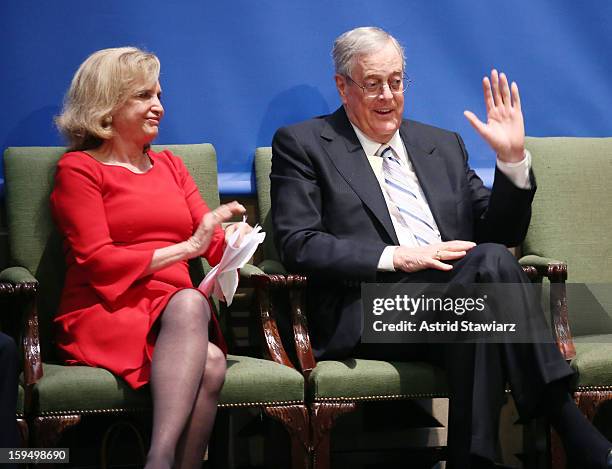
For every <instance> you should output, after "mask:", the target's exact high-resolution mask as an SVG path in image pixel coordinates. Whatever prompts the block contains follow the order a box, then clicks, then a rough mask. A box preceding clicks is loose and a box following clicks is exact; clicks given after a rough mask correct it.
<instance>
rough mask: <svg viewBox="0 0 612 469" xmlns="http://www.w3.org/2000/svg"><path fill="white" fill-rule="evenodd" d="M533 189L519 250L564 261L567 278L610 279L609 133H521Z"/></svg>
mask: <svg viewBox="0 0 612 469" xmlns="http://www.w3.org/2000/svg"><path fill="white" fill-rule="evenodd" d="M526 146H527V148H528V149H529V151H530V152H531V155H532V158H533V170H534V173H535V176H536V180H537V183H538V190H537V192H536V195H535V198H534V201H533V208H532V210H533V214H532V219H531V225H530V226H529V232H528V234H527V238H526V239H525V242H524V244H523V254H524V255H528V254H535V255H539V256H542V257H551V258H555V259H558V260H562V261H565V262H567V264H568V281H569V282H597V283H602V282H608V283H609V282H612V237H610V233H612V182H611V181H612V138H568V137H549V138H534V137H529V138H527V142H526Z"/></svg>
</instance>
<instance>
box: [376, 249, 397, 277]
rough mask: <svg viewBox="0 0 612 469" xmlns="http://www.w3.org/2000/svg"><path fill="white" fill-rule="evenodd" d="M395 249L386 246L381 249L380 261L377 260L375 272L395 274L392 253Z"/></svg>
mask: <svg viewBox="0 0 612 469" xmlns="http://www.w3.org/2000/svg"><path fill="white" fill-rule="evenodd" d="M396 249H397V246H387V247H386V248H385V249H383V252H382V254H381V255H380V259H379V260H378V267H377V270H378V271H379V272H395V267H393V253H394V252H395V250H396Z"/></svg>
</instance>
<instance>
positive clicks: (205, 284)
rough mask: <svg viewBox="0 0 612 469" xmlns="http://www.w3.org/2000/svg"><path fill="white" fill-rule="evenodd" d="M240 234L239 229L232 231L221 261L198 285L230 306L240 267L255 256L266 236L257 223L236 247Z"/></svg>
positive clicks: (205, 292) (207, 294) (203, 291)
mask: <svg viewBox="0 0 612 469" xmlns="http://www.w3.org/2000/svg"><path fill="white" fill-rule="evenodd" d="M239 234H240V233H239V232H238V230H236V231H235V232H234V233H232V235H231V236H230V239H229V240H228V243H227V245H226V246H225V251H223V257H222V258H221V261H220V262H219V264H217V265H216V266H214V267H213V268H212V270H211V271H210V272H208V274H207V275H206V277H204V280H202V283H200V286H199V287H198V288H199V289H200V291H201V292H202V293H204V294H205V295H206V296H210V294H211V293H212V294H213V295H214V296H215V297H216V298H218V299H220V300H222V301H225V302H226V303H227V305H228V306H229V305H231V304H232V300H233V299H234V294H235V293H236V289H237V288H238V269H240V268H241V267H243V266H244V265H245V264H246V263H247V261H248V260H249V259H250V258H251V257H253V254H254V253H255V250H256V249H257V246H258V245H260V244H261V243H263V240H264V239H265V237H266V234H265V233H264V232H263V231H261V226H259V225H255V227H254V228H253V230H252V231H251V232H250V233H248V234H246V235H244V237H243V238H242V243H241V244H240V247H235V244H236V241H237V240H238V236H239Z"/></svg>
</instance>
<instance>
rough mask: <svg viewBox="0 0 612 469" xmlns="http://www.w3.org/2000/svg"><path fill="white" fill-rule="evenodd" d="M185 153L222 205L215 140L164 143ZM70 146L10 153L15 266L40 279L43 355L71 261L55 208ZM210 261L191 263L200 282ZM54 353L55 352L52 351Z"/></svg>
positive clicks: (212, 202) (204, 189)
mask: <svg viewBox="0 0 612 469" xmlns="http://www.w3.org/2000/svg"><path fill="white" fill-rule="evenodd" d="M164 148H167V149H169V150H170V151H172V152H173V153H175V154H176V155H178V156H180V157H181V158H182V159H183V161H184V163H185V166H186V167H187V168H188V169H189V172H190V173H191V175H192V176H193V178H194V180H195V182H196V184H197V185H198V188H199V190H200V194H201V195H202V197H203V198H204V200H205V201H206V203H207V204H208V205H209V207H211V208H214V207H217V206H218V205H219V192H218V183H217V157H216V153H215V149H214V147H213V146H212V145H211V144H208V143H204V144H193V145H159V146H157V145H156V146H154V147H153V150H154V151H159V150H161V149H164ZM64 152H65V148H64V147H10V148H8V149H7V150H6V151H5V153H4V169H5V188H6V211H7V224H8V237H9V257H10V261H9V262H10V265H12V266H15V265H18V266H22V267H25V268H27V269H28V270H29V271H30V272H31V273H32V274H33V275H34V276H35V277H36V278H37V280H38V281H39V303H38V313H39V327H40V336H41V337H40V338H41V346H42V348H43V357H44V359H45V361H48V357H50V356H52V353H51V350H52V348H51V347H50V342H51V333H50V323H51V318H52V317H53V316H54V314H55V312H56V310H57V307H58V304H59V299H60V294H61V290H62V287H63V281H64V275H65V264H64V254H63V249H62V238H61V235H60V234H59V233H58V231H57V230H56V229H55V226H54V224H53V221H52V218H51V211H50V207H49V196H50V195H51V191H52V189H53V181H54V177H55V169H56V165H57V162H58V160H59V159H60V157H61V156H62V154H63V153H64ZM206 268H207V265H206V264H205V263H202V262H200V261H199V260H197V261H195V262H192V263H190V269H191V274H192V278H193V279H194V281H199V280H200V279H201V278H202V275H203V273H204V271H205V270H206ZM50 354H51V355H50Z"/></svg>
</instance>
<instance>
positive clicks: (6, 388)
mask: <svg viewBox="0 0 612 469" xmlns="http://www.w3.org/2000/svg"><path fill="white" fill-rule="evenodd" d="M16 407H17V347H16V346H15V342H14V341H13V339H11V338H10V337H9V336H7V335H5V334H3V333H1V332H0V448H14V447H17V446H18V444H19V443H18V438H17V424H16V418H15V410H16Z"/></svg>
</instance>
